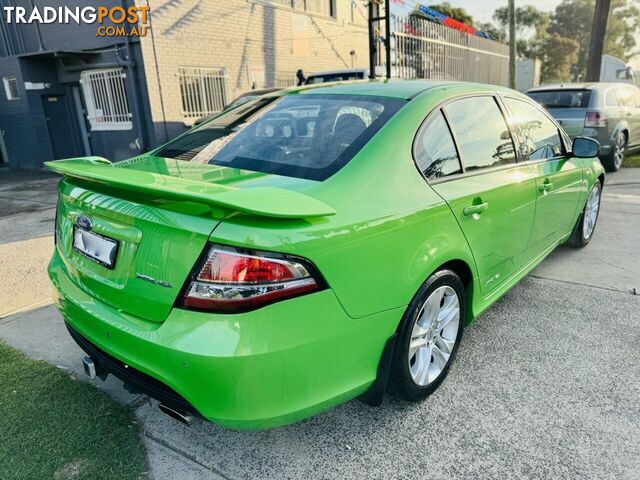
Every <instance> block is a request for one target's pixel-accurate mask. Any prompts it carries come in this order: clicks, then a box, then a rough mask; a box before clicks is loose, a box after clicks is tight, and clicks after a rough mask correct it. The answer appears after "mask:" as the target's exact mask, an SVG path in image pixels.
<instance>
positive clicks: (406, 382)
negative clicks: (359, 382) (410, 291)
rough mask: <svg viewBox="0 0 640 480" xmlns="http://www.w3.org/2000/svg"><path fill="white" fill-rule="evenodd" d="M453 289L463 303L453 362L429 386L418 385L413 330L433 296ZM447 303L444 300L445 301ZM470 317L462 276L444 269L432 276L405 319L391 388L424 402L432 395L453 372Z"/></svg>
mask: <svg viewBox="0 0 640 480" xmlns="http://www.w3.org/2000/svg"><path fill="white" fill-rule="evenodd" d="M444 286H447V287H451V288H452V289H453V290H454V291H455V294H456V295H457V298H458V302H459V309H460V314H459V324H458V332H457V335H456V336H455V344H454V346H453V349H452V351H451V354H450V356H449V359H448V361H447V363H446V365H445V367H444V368H443V369H442V371H441V372H440V373H439V374H438V376H437V377H436V378H435V379H434V380H433V381H431V382H430V383H429V384H428V385H426V386H420V385H418V384H417V383H416V382H415V381H414V380H413V378H412V375H411V371H410V366H409V363H410V359H409V358H408V355H409V343H410V341H411V336H412V332H413V327H414V325H415V323H416V321H417V319H418V314H419V313H420V311H421V309H422V306H423V305H424V304H425V302H426V300H427V299H428V298H429V296H430V295H431V294H432V293H433V292H434V291H435V290H437V289H438V288H440V287H444ZM443 301H444V300H443ZM465 315H466V304H465V293H464V285H463V284H462V281H461V280H460V277H458V275H456V273H455V272H453V271H451V270H440V271H438V272H436V273H434V274H433V275H431V276H430V277H429V278H428V279H427V281H426V282H424V283H423V284H422V286H421V287H420V289H419V290H418V292H417V293H416V294H415V296H414V297H413V299H412V300H411V303H410V304H409V306H408V307H407V310H406V312H405V314H404V316H403V317H402V321H401V322H400V326H399V328H398V339H397V344H396V348H395V351H394V355H393V362H392V365H391V385H392V387H393V389H394V390H395V392H396V394H397V395H398V396H400V397H401V398H403V399H405V400H408V401H412V402H416V401H420V400H423V399H424V398H426V397H427V396H429V395H431V394H432V393H433V392H434V391H435V390H436V389H437V388H438V387H439V386H440V384H441V383H442V381H443V380H444V378H445V377H446V376H447V373H448V372H449V368H450V367H451V364H452V363H453V361H454V358H455V355H456V352H457V351H458V347H459V345H460V341H461V339H462V331H463V329H464V319H465Z"/></svg>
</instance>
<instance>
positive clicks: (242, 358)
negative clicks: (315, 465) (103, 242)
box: [49, 252, 402, 428]
mask: <svg viewBox="0 0 640 480" xmlns="http://www.w3.org/2000/svg"><path fill="white" fill-rule="evenodd" d="M49 276H50V278H51V281H52V283H53V286H54V298H55V301H56V304H57V306H58V309H59V310H60V312H61V313H62V316H63V317H64V319H65V321H66V322H67V324H68V325H69V327H70V329H71V331H72V332H74V333H75V335H74V337H76V341H78V343H81V342H82V340H84V341H86V343H88V344H89V345H91V346H93V347H95V348H97V349H98V350H99V351H100V352H103V353H104V354H106V355H108V356H109V357H112V358H113V359H114V360H115V362H116V363H118V362H121V363H123V364H127V365H129V366H131V367H133V368H134V369H136V370H137V371H139V372H141V373H142V374H143V375H144V376H145V377H148V379H151V383H152V384H153V383H154V382H153V381H154V380H155V381H157V383H158V384H159V388H160V389H161V390H163V391H164V393H166V392H167V391H169V392H172V395H174V397H175V398H174V400H177V401H178V402H180V401H182V402H184V403H183V404H182V405H176V404H175V403H173V405H176V406H178V407H181V408H182V410H184V411H188V412H189V411H190V412H192V413H198V414H200V415H201V416H203V417H205V418H207V419H209V420H211V421H213V422H215V423H218V424H220V425H222V426H225V427H229V428H271V427H276V426H280V425H284V424H287V423H292V422H295V421H297V420H300V419H302V418H305V417H308V416H310V415H313V414H315V413H318V412H321V411H323V410H326V409H327V408H330V407H332V406H334V405H336V404H338V403H341V402H343V401H346V400H348V399H351V398H355V397H357V396H358V395H360V394H362V393H364V392H365V391H366V390H367V389H368V388H369V387H370V386H371V385H372V384H373V382H374V380H375V378H376V373H377V367H378V363H379V360H380V356H381V354H382V351H383V349H384V346H385V342H386V340H387V339H388V338H389V337H390V336H391V335H393V333H394V332H395V329H396V326H397V324H398V322H399V320H400V317H401V315H402V309H394V310H389V311H385V312H381V313H378V314H375V315H371V316H369V317H365V318H361V319H358V320H354V319H352V318H350V317H349V316H348V315H347V314H346V313H345V311H344V309H343V308H342V306H341V305H340V303H339V302H338V300H337V299H336V297H335V295H334V294H333V292H332V291H331V290H324V291H321V292H317V293H314V294H311V295H306V296H303V297H299V298H295V299H291V300H288V301H286V302H279V303H276V304H273V305H269V306H267V307H264V308H261V309H259V310H256V311H253V312H247V313H243V314H235V315H219V314H210V313H201V312H193V311H188V310H181V309H173V310H172V311H171V313H170V314H169V316H168V318H167V319H166V320H165V321H164V322H163V323H154V322H148V321H145V320H142V319H140V318H137V317H133V316H130V315H128V314H126V313H123V312H121V311H118V310H116V309H115V308H113V307H111V306H109V305H107V304H105V303H103V302H100V301H98V300H96V299H95V298H93V297H92V296H91V295H89V294H88V293H87V292H85V291H84V290H82V289H81V288H79V287H78V286H77V285H76V284H75V283H73V282H72V281H71V279H70V277H69V275H68V274H67V272H66V270H65V267H64V263H63V262H62V261H61V260H60V258H59V256H58V253H57V252H56V253H55V254H54V256H53V258H52V260H51V263H50V265H49ZM79 339H80V340H79ZM81 346H82V345H81ZM85 346H86V345H85ZM83 348H84V347H83ZM130 383H134V384H135V382H130ZM156 386H158V385H156ZM162 386H164V387H166V388H165V389H162V388H161V387H162ZM146 393H150V394H151V395H152V396H156V397H159V396H160V397H161V395H160V394H158V393H156V394H154V393H153V392H149V391H146ZM160 399H161V400H165V401H166V399H163V398H160ZM189 406H191V407H192V409H190V408H189Z"/></svg>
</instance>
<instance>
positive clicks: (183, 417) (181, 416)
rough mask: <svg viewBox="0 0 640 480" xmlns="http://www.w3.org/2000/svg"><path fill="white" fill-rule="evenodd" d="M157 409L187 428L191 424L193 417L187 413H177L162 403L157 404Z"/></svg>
mask: <svg viewBox="0 0 640 480" xmlns="http://www.w3.org/2000/svg"><path fill="white" fill-rule="evenodd" d="M158 408H159V409H160V411H161V412H162V413H164V414H166V415H169V416H170V417H171V418H173V419H174V420H177V421H179V422H180V423H184V424H185V425H187V426H189V427H190V426H191V425H192V424H193V417H192V416H191V415H189V414H188V413H183V412H179V411H178V410H174V409H173V408H171V407H167V406H166V405H165V404H164V403H160V404H158Z"/></svg>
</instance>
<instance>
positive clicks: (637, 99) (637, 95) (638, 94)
mask: <svg viewBox="0 0 640 480" xmlns="http://www.w3.org/2000/svg"><path fill="white" fill-rule="evenodd" d="M632 90H633V106H634V107H640V89H637V88H632Z"/></svg>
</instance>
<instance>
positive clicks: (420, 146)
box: [413, 111, 462, 178]
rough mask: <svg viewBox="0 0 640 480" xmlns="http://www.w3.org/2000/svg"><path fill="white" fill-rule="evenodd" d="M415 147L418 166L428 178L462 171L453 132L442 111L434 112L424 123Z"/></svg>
mask: <svg viewBox="0 0 640 480" xmlns="http://www.w3.org/2000/svg"><path fill="white" fill-rule="evenodd" d="M413 148H414V151H413V155H414V158H415V159H416V163H417V164H418V168H419V169H420V171H421V172H422V173H423V174H424V176H425V177H427V178H440V177H446V176H447V175H452V174H454V173H460V172H461V171H462V169H461V168H460V160H459V159H458V152H456V147H455V145H454V143H453V139H452V138H451V132H450V131H449V127H448V126H447V122H445V120H444V117H443V116H442V112H440V111H438V112H435V113H433V114H432V115H431V117H430V118H429V120H428V121H427V122H426V123H425V124H424V125H422V127H421V128H420V131H419V132H418V135H417V136H416V141H415V143H414V147H413Z"/></svg>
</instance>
